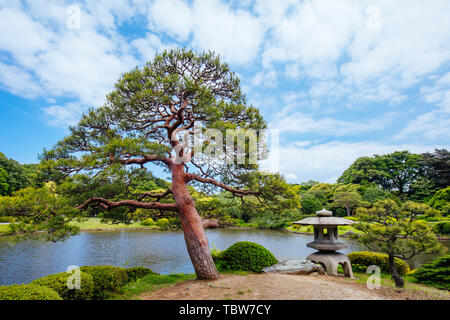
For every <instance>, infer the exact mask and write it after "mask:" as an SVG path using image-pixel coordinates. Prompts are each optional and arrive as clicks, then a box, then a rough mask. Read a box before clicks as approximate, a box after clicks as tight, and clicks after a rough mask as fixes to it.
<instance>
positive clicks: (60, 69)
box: [0, 1, 138, 124]
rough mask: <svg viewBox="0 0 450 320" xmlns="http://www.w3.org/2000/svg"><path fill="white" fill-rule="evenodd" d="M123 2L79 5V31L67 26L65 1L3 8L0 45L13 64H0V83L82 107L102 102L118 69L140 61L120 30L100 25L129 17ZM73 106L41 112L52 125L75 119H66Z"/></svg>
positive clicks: (29, 94)
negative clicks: (24, 9)
mask: <svg viewBox="0 0 450 320" xmlns="http://www.w3.org/2000/svg"><path fill="white" fill-rule="evenodd" d="M39 4H40V5H41V6H39ZM127 5H128V2H127V1H113V2H108V3H107V4H105V6H103V7H102V6H99V5H98V4H94V3H90V2H89V1H88V3H87V4H85V6H86V7H88V8H90V7H92V9H91V10H92V12H91V11H88V10H87V9H83V8H85V7H83V6H81V8H82V11H81V23H80V29H79V30H77V29H69V28H67V25H66V20H67V18H68V13H67V10H66V9H67V5H65V4H64V3H57V2H55V1H52V2H51V3H49V4H47V5H45V4H43V3H42V2H39V1H38V2H33V3H31V2H30V10H29V12H27V13H25V12H24V11H21V10H20V8H19V7H18V6H16V7H15V8H12V7H5V8H3V9H1V10H0V29H1V30H8V32H2V33H1V34H0V49H1V50H5V51H6V52H9V53H10V55H11V57H12V59H13V60H14V62H15V64H16V66H12V65H9V66H6V65H4V64H2V70H3V71H4V73H3V75H2V76H0V82H1V83H2V84H3V86H4V87H6V88H7V89H8V90H9V91H11V92H12V93H15V94H18V95H21V96H24V97H36V96H37V95H38V94H41V95H42V96H44V97H45V99H46V100H52V99H53V100H54V99H55V98H60V97H64V98H71V99H72V100H73V99H75V100H78V102H77V104H79V105H80V108H86V107H88V106H99V105H101V104H102V103H103V102H104V99H105V95H106V94H107V93H108V91H109V90H111V89H112V88H113V84H114V82H115V81H116V80H117V79H118V78H119V76H120V74H121V73H122V72H125V71H128V70H129V69H131V68H132V67H134V66H135V65H136V64H137V63H138V60H136V58H134V57H133V55H132V54H131V51H130V50H131V46H130V45H128V44H127V43H126V42H125V41H124V39H123V38H122V36H120V34H118V33H117V32H115V31H114V30H109V31H108V32H107V33H105V32H101V31H100V30H99V28H112V27H113V26H114V25H115V23H116V22H117V21H119V20H120V19H123V18H124V17H126V16H129V14H130V12H131V11H130V10H126V7H127ZM43 8H48V10H43ZM105 10H107V11H105ZM112 17H115V18H112ZM116 20H117V21H116ZM8 63H10V61H8ZM81 106H82V107H81ZM66 107H67V110H66V111H67V112H65V111H64V110H63V109H64V108H66ZM75 109H77V108H75V107H74V105H72V104H68V105H59V106H50V107H48V108H44V113H45V114H46V115H47V116H49V122H50V123H51V124H60V123H69V122H71V121H72V122H73V121H75V120H77V119H72V120H67V119H66V118H67V117H69V115H70V114H72V115H74V116H76V114H77V113H76V112H73V111H74V110H75ZM61 119H65V120H64V121H62V120H61Z"/></svg>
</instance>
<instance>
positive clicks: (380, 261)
mask: <svg viewBox="0 0 450 320" xmlns="http://www.w3.org/2000/svg"><path fill="white" fill-rule="evenodd" d="M348 258H349V259H350V262H351V263H352V265H353V264H355V265H358V267H359V268H367V267H368V266H371V265H376V266H378V267H380V269H381V272H386V273H389V263H388V255H387V254H384V253H378V252H369V251H359V252H352V253H349V254H348ZM394 262H395V268H396V269H397V272H398V273H399V274H400V275H405V274H407V273H408V272H409V266H408V264H407V263H406V262H405V261H403V260H401V259H399V258H395V259H394Z"/></svg>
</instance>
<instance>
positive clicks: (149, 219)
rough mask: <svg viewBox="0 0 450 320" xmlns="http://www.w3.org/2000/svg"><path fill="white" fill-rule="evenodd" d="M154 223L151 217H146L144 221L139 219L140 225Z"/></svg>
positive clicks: (151, 224)
mask: <svg viewBox="0 0 450 320" xmlns="http://www.w3.org/2000/svg"><path fill="white" fill-rule="evenodd" d="M154 224H155V221H153V219H152V218H147V219H145V220H144V221H141V225H143V226H153V225H154Z"/></svg>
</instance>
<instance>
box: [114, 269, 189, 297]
mask: <svg viewBox="0 0 450 320" xmlns="http://www.w3.org/2000/svg"><path fill="white" fill-rule="evenodd" d="M195 278H196V276H195V274H183V273H177V274H169V275H162V274H149V275H147V276H145V277H144V278H141V279H138V280H136V281H132V282H130V283H128V284H127V285H125V286H124V287H122V288H121V289H120V290H119V292H118V293H117V294H115V295H113V296H111V297H110V299H111V300H139V294H141V293H143V292H152V291H156V290H159V289H162V288H165V287H169V286H172V285H174V284H176V283H178V282H183V281H188V280H193V279H195Z"/></svg>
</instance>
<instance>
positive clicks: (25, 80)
mask: <svg viewBox="0 0 450 320" xmlns="http://www.w3.org/2000/svg"><path fill="white" fill-rule="evenodd" d="M0 86H1V87H4V88H6V90H8V91H10V92H12V93H13V94H17V95H20V96H22V97H26V98H35V97H37V96H39V94H41V93H42V90H41V88H40V87H39V85H37V84H36V83H35V81H33V77H32V76H31V75H30V74H29V73H27V72H25V71H23V70H22V69H20V68H18V67H16V66H13V65H6V64H4V63H1V62H0Z"/></svg>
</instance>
